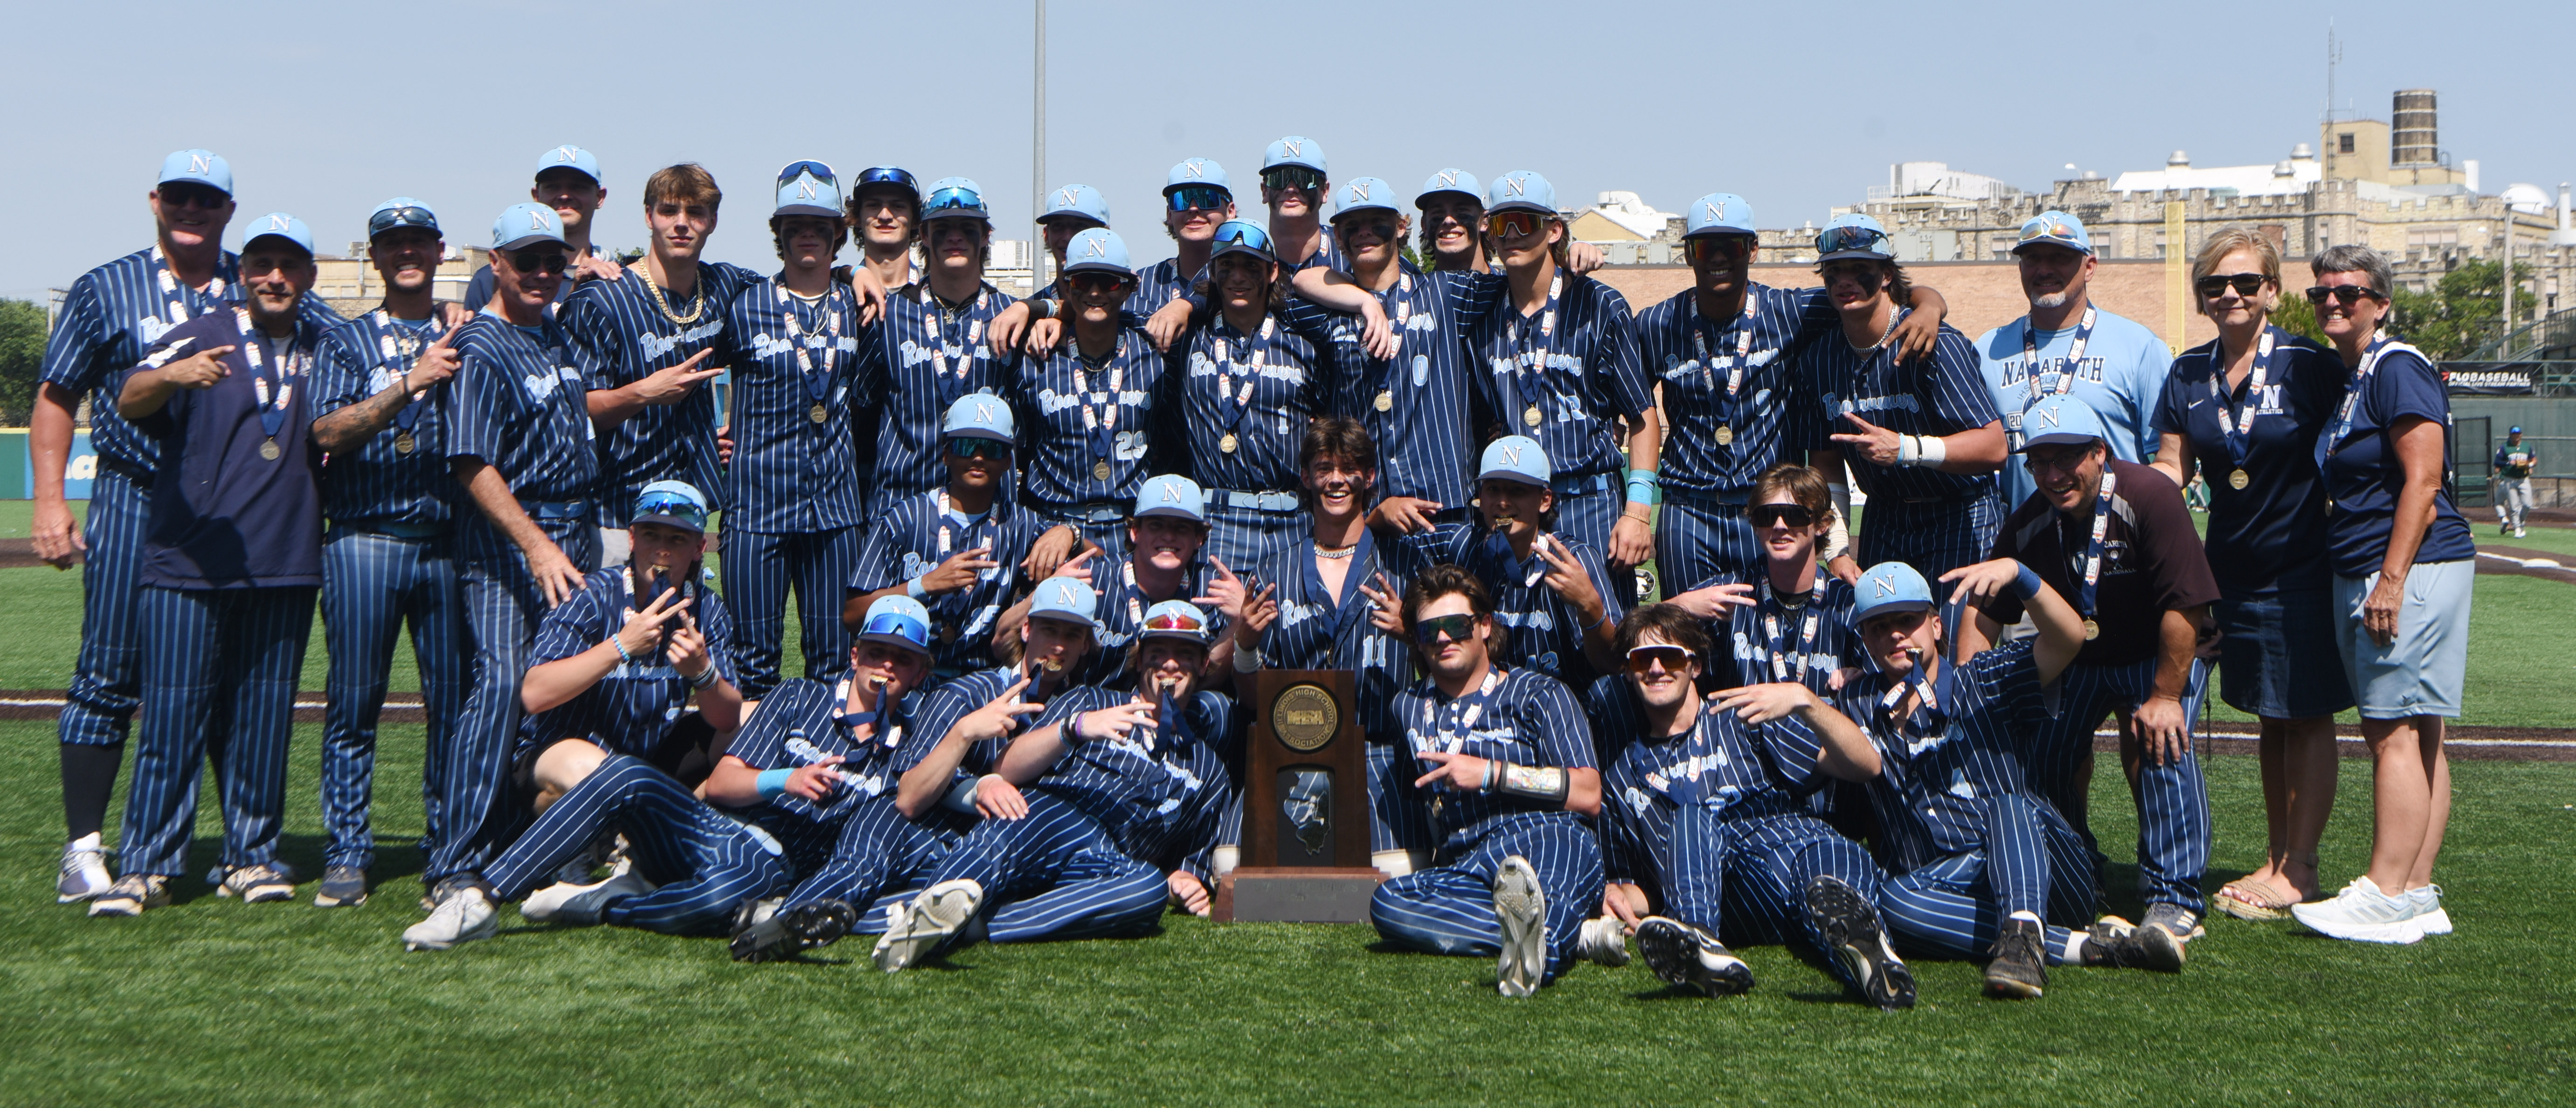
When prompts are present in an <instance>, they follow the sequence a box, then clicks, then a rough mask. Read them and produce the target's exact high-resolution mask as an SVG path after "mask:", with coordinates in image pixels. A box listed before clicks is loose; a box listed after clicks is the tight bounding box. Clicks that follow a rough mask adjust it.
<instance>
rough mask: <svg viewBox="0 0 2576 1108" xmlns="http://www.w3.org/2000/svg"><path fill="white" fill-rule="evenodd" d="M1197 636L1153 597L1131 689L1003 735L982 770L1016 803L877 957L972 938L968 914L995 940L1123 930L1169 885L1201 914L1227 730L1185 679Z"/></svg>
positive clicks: (1091, 691)
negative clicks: (1015, 794)
mask: <svg viewBox="0 0 2576 1108" xmlns="http://www.w3.org/2000/svg"><path fill="white" fill-rule="evenodd" d="M1067 583H1068V582H1063V581H1049V582H1048V583H1047V584H1045V585H1044V586H1042V588H1041V592H1042V593H1044V592H1052V591H1054V590H1055V589H1056V588H1058V587H1059V586H1060V585H1063V584H1067ZM1045 614H1046V613H1045V611H1044V610H1043V609H1040V610H1038V611H1034V612H1032V613H1031V616H1032V618H1033V619H1034V618H1039V617H1042V616H1044V615H1045ZM1208 638H1209V630H1208V618H1207V616H1206V615H1205V614H1204V613H1202V612H1201V611H1200V610H1199V609H1198V608H1197V607H1196V606H1194V605H1192V604H1189V603H1188V602H1186V601H1179V600H1167V601H1164V602H1162V603H1160V604H1156V605H1154V606H1153V608H1151V609H1150V610H1148V611H1147V612H1146V613H1145V619H1144V627H1143V630H1142V631H1141V633H1140V636H1139V639H1138V642H1137V645H1136V647H1135V663H1136V668H1137V670H1138V677H1139V685H1140V691H1138V692H1137V693H1133V694H1130V693H1121V692H1113V691H1111V690H1108V689H1103V688H1098V687H1086V688H1080V689H1074V690H1071V691H1070V692H1069V693H1068V694H1067V695H1066V696H1064V697H1061V698H1059V702H1058V704H1055V705H1050V706H1049V708H1048V716H1051V717H1053V720H1054V722H1052V723H1047V722H1046V721H1045V719H1044V718H1042V719H1041V723H1042V724H1043V725H1042V726H1039V727H1037V728H1035V729H1033V730H1031V731H1029V732H1027V733H1026V734H1023V735H1021V736H1019V737H1018V738H1015V739H1012V740H1011V744H1010V746H1009V748H1008V749H1007V750H1005V751H1004V752H1003V754H1002V756H1001V759H1000V761H999V762H998V764H997V765H996V766H995V773H996V774H998V775H999V776H1001V777H1002V778H1003V779H1005V780H1007V781H1009V782H1010V783H1011V784H1013V785H1014V786H1019V787H1022V788H1025V789H1026V790H1027V792H1026V793H1025V794H1023V795H1024V797H1025V801H1024V805H1023V810H1022V811H1020V812H1019V813H1017V814H1011V815H1005V816H1004V817H1002V818H998V819H987V820H985V821H984V822H982V823H979V824H977V825H975V829H974V830H973V831H971V832H968V833H967V835H966V841H965V842H964V843H962V844H959V846H958V847H957V849H956V850H955V851H954V852H952V853H950V854H949V855H948V858H947V860H946V861H943V862H941V863H940V865H939V869H938V872H937V873H935V874H934V875H933V880H932V882H931V885H930V887H929V888H927V889H924V890H922V892H921V895H919V896H918V897H915V898H914V899H913V901H912V903H911V904H910V905H909V906H907V907H905V908H903V909H902V910H901V911H899V912H898V913H897V914H896V917H895V919H894V922H893V925H892V926H891V927H889V928H888V929H887V931H886V933H885V936H884V937H883V938H881V939H879V940H878V941H877V946H876V963H877V966H878V968H881V969H883V970H885V971H886V972H888V973H893V972H895V971H897V970H901V969H903V968H905V967H906V966H910V965H913V964H915V963H917V962H919V961H921V960H922V959H924V958H927V957H930V956H931V955H933V954H936V953H937V952H938V951H939V950H941V949H942V948H944V947H946V946H948V945H951V944H952V943H955V942H960V941H971V940H972V938H973V936H972V935H971V934H968V933H967V931H968V923H969V921H972V920H977V919H978V918H979V917H989V918H985V919H982V921H981V922H982V923H983V926H982V927H981V928H980V930H981V931H983V933H984V935H985V937H987V938H989V939H991V940H992V941H994V942H997V943H999V942H1029V941H1034V940H1040V939H1082V938H1096V937H1101V936H1107V935H1127V934H1135V933H1137V932H1141V931H1144V930H1147V929H1149V928H1151V927H1152V926H1153V925H1154V921H1155V920H1156V919H1157V918H1158V917H1160V916H1161V915H1162V911H1163V905H1164V902H1165V900H1166V899H1167V898H1173V897H1177V898H1178V899H1179V900H1180V901H1181V903H1182V906H1183V907H1184V908H1186V909H1187V910H1189V911H1190V912H1192V913H1195V914H1198V915H1206V914H1207V912H1208V891H1207V881H1208V880H1209V876H1208V863H1209V856H1210V854H1211V852H1212V850H1213V848H1214V847H1215V845H1216V839H1217V831H1218V825H1219V823H1220V822H1221V820H1222V817H1223V816H1224V815H1225V813H1226V812H1227V810H1228V809H1229V808H1230V807H1231V806H1232V804H1233V788H1232V787H1231V785H1230V784H1229V782H1228V780H1227V776H1226V771H1225V766H1224V764H1223V762H1222V761H1221V759H1220V753H1219V747H1220V744H1222V743H1224V742H1227V741H1229V740H1230V738H1231V736H1232V735H1233V733H1234V729H1235V727H1234V720H1233V711H1232V706H1231V705H1230V704H1229V703H1228V702H1227V701H1226V699H1225V698H1224V697H1222V696H1218V695H1216V694H1213V693H1200V692H1198V691H1197V690H1198V684H1199V675H1200V673H1201V672H1202V671H1203V670H1204V669H1205V668H1206V666H1207V653H1208ZM961 726H962V725H961ZM988 906H990V908H991V910H990V911H987V910H986V909H987V907H988Z"/></svg>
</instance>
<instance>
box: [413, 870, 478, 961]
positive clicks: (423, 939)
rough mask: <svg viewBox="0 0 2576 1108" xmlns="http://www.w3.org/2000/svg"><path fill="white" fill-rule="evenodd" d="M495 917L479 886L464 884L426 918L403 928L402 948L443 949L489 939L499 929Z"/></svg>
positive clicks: (440, 902) (439, 903)
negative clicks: (464, 885)
mask: <svg viewBox="0 0 2576 1108" xmlns="http://www.w3.org/2000/svg"><path fill="white" fill-rule="evenodd" d="M498 916H499V913H498V911H496V910H495V909H494V908H493V907H492V899H491V897H490V896H488V895H486V894H485V893H484V892H483V889H482V888H481V887H480V886H475V885H468V886H466V887H464V888H461V889H458V890H457V891H455V892H453V893H450V894H448V897H447V899H445V900H441V901H439V902H438V907H437V908H436V909H434V910H432V911H431V912H430V913H429V918H428V919H425V920H422V921H420V922H419V923H415V924H413V925H411V926H410V927H406V928H404V929H403V935H402V937H403V949H404V950H445V949H447V948H449V947H452V946H455V945H456V944H458V943H470V942H473V941H474V940H476V939H488V938H491V937H492V933H493V932H494V931H497V930H499V929H500V924H499V923H498V922H496V920H497V917H498Z"/></svg>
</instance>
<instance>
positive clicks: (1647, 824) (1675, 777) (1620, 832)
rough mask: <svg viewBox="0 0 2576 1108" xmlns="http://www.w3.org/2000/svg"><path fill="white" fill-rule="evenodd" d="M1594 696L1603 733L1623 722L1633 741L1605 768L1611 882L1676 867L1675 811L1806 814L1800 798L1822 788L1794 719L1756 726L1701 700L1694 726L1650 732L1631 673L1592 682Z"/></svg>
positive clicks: (1605, 857) (1810, 744)
mask: <svg viewBox="0 0 2576 1108" xmlns="http://www.w3.org/2000/svg"><path fill="white" fill-rule="evenodd" d="M1588 699H1589V701H1590V703H1591V706H1592V711H1593V715H1594V718H1595V719H1597V720H1600V721H1601V725H1602V727H1603V728H1605V729H1607V728H1608V727H1609V726H1611V724H1610V721H1611V720H1613V719H1617V720H1620V721H1621V722H1622V723H1623V724H1624V725H1625V726H1627V727H1629V728H1631V730H1630V732H1629V733H1630V734H1631V735H1633V736H1635V739H1636V741H1634V742H1629V743H1626V744H1624V746H1623V748H1622V749H1621V750H1620V752H1619V754H1618V756H1617V757H1616V758H1615V759H1608V760H1605V761H1604V762H1603V765H1602V769H1601V815H1602V832H1603V833H1602V836H1601V837H1602V840H1603V841H1602V847H1603V849H1602V856H1601V860H1602V868H1603V869H1604V870H1605V871H1606V873H1608V874H1609V875H1611V880H1614V881H1615V880H1621V879H1626V880H1632V881H1633V880H1637V879H1639V878H1643V877H1649V876H1652V875H1655V874H1659V873H1665V872H1669V871H1670V869H1671V864H1670V863H1671V859H1672V843H1673V813H1674V812H1675V811H1676V810H1677V809H1679V808H1680V806H1682V805H1684V804H1698V805H1704V806H1707V807H1710V808H1715V809H1717V810H1719V811H1720V812H1722V813H1723V816H1724V818H1726V819H1729V820H1736V819H1758V818H1761V817H1764V816H1788V815H1804V814H1806V809H1805V806H1804V805H1803V804H1801V803H1800V801H1799V797H1801V796H1802V795H1803V794H1805V793H1807V792H1810V791H1812V790H1813V789H1814V788H1815V787H1817V786H1818V785H1821V784H1823V779H1822V778H1821V777H1820V776H1818V774H1817V773H1816V759H1817V756H1818V752H1819V751H1820V750H1821V749H1822V747H1823V744H1822V742H1821V741H1820V740H1818V739H1817V737H1816V734H1815V732H1814V731H1813V730H1811V729H1809V728H1808V727H1807V725H1806V724H1805V723H1803V722H1801V721H1800V720H1799V719H1798V717H1796V716H1790V717H1788V718H1787V719H1783V720H1779V721H1776V722H1773V723H1769V724H1762V725H1752V724H1747V723H1745V722H1744V721H1743V720H1741V719H1739V718H1737V717H1736V714H1735V713H1734V712H1730V711H1725V710H1723V709H1720V708H1718V707H1717V706H1716V705H1715V704H1713V703H1710V702H1707V701H1703V702H1701V711H1700V714H1699V718H1698V719H1697V720H1696V721H1694V722H1693V725H1692V726H1691V727H1690V728H1688V729H1686V730H1684V731H1682V732H1681V733H1680V734H1676V735H1647V734H1645V732H1644V730H1643V728H1644V725H1645V706H1644V705H1643V704H1641V703H1640V702H1639V701H1638V699H1637V692H1636V686H1634V685H1632V684H1630V683H1629V680H1628V678H1627V677H1626V676H1625V675H1621V674H1614V675H1612V676H1609V677H1604V678H1602V679H1601V680H1599V681H1596V682H1594V683H1593V686H1592V689H1591V692H1590V695H1589V698H1588Z"/></svg>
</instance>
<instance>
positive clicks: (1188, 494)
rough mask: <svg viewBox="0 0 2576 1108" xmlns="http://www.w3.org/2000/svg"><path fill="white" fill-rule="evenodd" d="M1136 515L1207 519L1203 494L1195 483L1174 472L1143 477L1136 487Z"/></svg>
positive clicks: (1142, 516)
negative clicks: (1137, 487)
mask: <svg viewBox="0 0 2576 1108" xmlns="http://www.w3.org/2000/svg"><path fill="white" fill-rule="evenodd" d="M1135 514H1136V517H1137V518H1139V519H1142V518H1144V517H1146V516H1178V517H1180V518H1182V519H1186V520H1192V521H1194V522H1198V523H1205V522H1207V494H1206V493H1205V492H1202V491H1200V490H1199V483H1198V482H1196V481H1193V480H1190V479H1189V478H1187V477H1183V476H1181V475H1180V474H1177V473H1166V474H1163V475H1161V476H1158V477H1149V478H1146V479H1145V487H1144V488H1141V489H1138V490H1136V513H1135Z"/></svg>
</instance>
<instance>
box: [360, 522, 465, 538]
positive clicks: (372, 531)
mask: <svg viewBox="0 0 2576 1108" xmlns="http://www.w3.org/2000/svg"><path fill="white" fill-rule="evenodd" d="M447 530H448V526H447V524H444V523H393V522H385V521H378V520H372V519H349V520H342V519H335V520H332V521H331V535H332V537H335V538H336V537H338V536H341V535H383V536H385V537H387V538H395V539H415V540H417V539H434V538H439V537H441V536H443V535H445V534H447Z"/></svg>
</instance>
